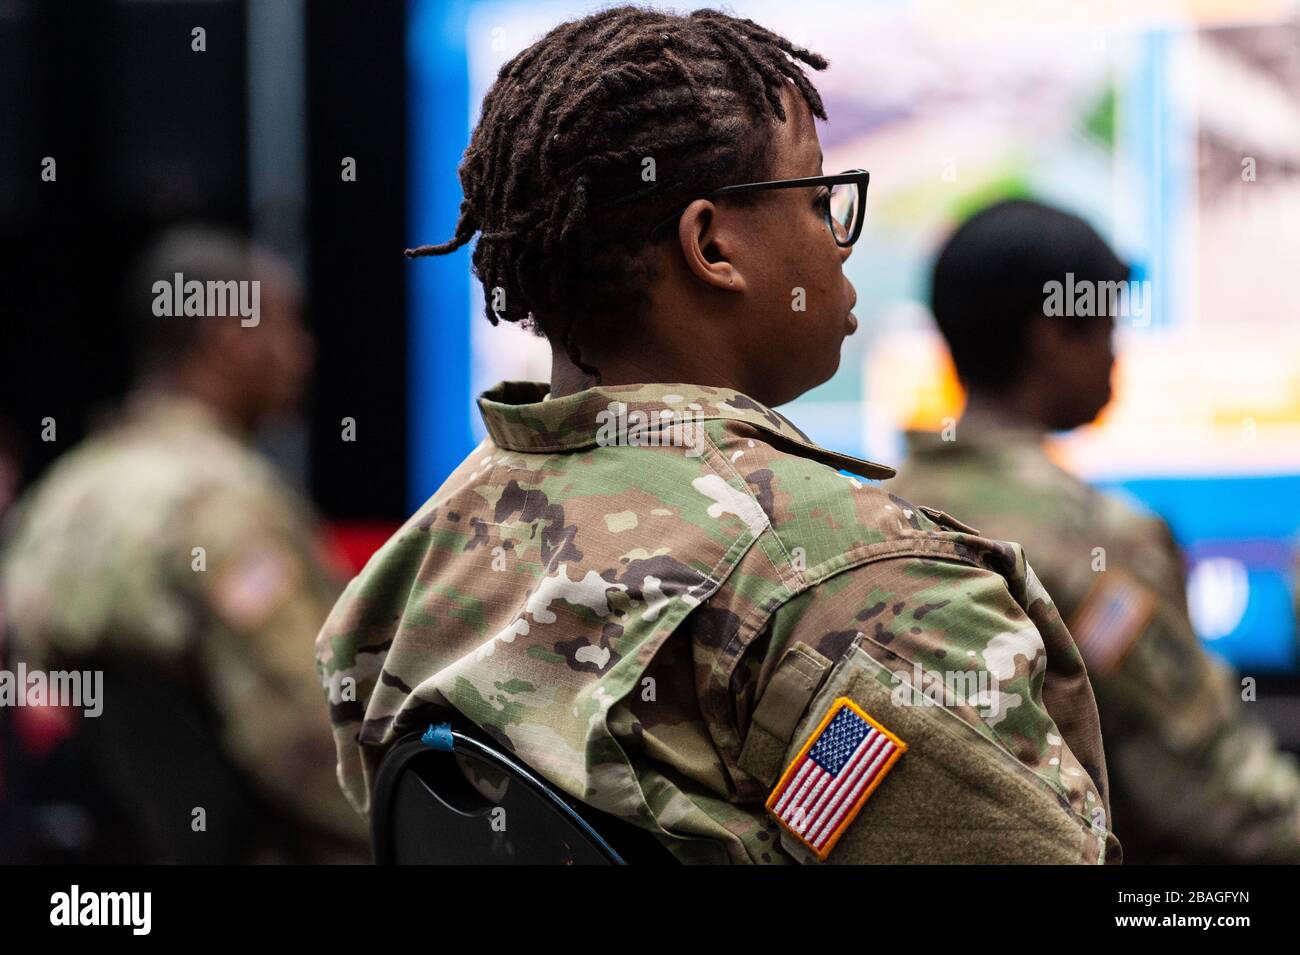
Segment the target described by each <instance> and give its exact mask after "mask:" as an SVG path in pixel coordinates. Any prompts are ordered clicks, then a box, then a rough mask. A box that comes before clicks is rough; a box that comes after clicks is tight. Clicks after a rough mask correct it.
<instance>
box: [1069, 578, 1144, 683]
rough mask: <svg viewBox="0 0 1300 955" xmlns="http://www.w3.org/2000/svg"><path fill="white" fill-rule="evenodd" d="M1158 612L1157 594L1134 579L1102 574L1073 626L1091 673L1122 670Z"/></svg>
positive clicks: (1080, 609)
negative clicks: (1134, 643) (1123, 664)
mask: <svg viewBox="0 0 1300 955" xmlns="http://www.w3.org/2000/svg"><path fill="white" fill-rule="evenodd" d="M1155 610H1156V597H1155V594H1153V593H1152V592H1151V591H1150V590H1148V589H1147V588H1146V587H1144V586H1142V584H1140V583H1139V582H1138V581H1136V580H1134V579H1133V578H1132V577H1129V576H1128V575H1127V574H1123V573H1119V572H1117V571H1105V572H1103V573H1101V574H1099V575H1098V580H1097V582H1096V584H1094V585H1093V588H1092V590H1091V591H1090V592H1089V593H1088V597H1087V599H1085V600H1084V602H1083V605H1082V606H1080V607H1079V609H1078V611H1077V612H1076V613H1075V615H1074V617H1073V619H1072V620H1071V621H1070V624H1069V628H1070V633H1071V634H1072V635H1073V636H1074V642H1075V643H1076V644H1077V645H1078V647H1079V652H1080V653H1082V654H1083V661H1084V663H1086V664H1087V666H1088V669H1089V670H1091V671H1092V672H1093V674H1094V675H1097V674H1103V673H1109V672H1110V671H1111V670H1114V669H1115V668H1116V667H1117V666H1119V665H1120V663H1122V662H1123V661H1124V658H1125V657H1126V656H1127V655H1128V652H1129V650H1130V649H1131V648H1132V646H1133V642H1134V641H1135V640H1137V638H1138V635H1139V634H1141V633H1142V630H1143V629H1144V628H1145V627H1146V625H1147V621H1149V620H1150V619H1151V615H1152V614H1153V613H1155Z"/></svg>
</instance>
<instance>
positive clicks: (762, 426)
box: [478, 381, 894, 480]
mask: <svg viewBox="0 0 1300 955" xmlns="http://www.w3.org/2000/svg"><path fill="white" fill-rule="evenodd" d="M478 406H479V410H480V411H481V412H482V414H483V424H484V425H485V426H486V427H487V432H488V434H489V435H490V436H491V438H492V440H493V441H494V442H495V443H496V445H497V446H498V447H500V448H504V449H507V450H510V451H528V452H555V451H580V450H584V449H586V448H591V447H595V446H596V445H598V444H600V441H599V440H598V437H597V435H598V433H599V432H600V431H601V428H602V427H607V426H608V423H609V422H610V421H611V419H612V418H616V417H617V416H620V415H621V416H624V417H625V418H631V416H632V415H633V413H634V412H641V413H642V414H643V415H644V416H645V417H644V419H642V420H644V421H646V422H649V423H650V426H651V427H653V426H654V423H657V422H660V421H663V420H665V418H666V420H668V421H669V422H673V421H682V420H693V421H696V422H704V421H714V420H731V421H741V422H744V423H745V424H748V425H751V426H752V427H754V428H757V429H758V430H760V431H762V432H764V433H765V434H766V435H768V436H769V437H771V438H772V439H774V440H773V443H774V444H778V445H783V446H785V447H786V448H788V449H790V450H791V451H793V453H796V454H800V455H802V456H804V457H811V458H815V459H817V460H820V461H822V462H823V463H826V464H829V465H831V466H832V467H835V468H836V469H843V470H846V471H851V472H853V473H854V474H860V475H862V476H863V477H866V478H871V479H873V480H883V479H884V478H890V477H893V476H894V469H893V468H889V467H885V466H884V465H883V464H876V463H874V462H872V461H866V460H863V459H862V458H855V457H852V456H850V455H847V454H840V453H839V452H838V451H829V450H827V449H826V448H822V447H819V446H818V445H816V444H813V442H812V441H810V440H809V439H808V436H807V435H806V434H804V433H803V432H802V431H800V430H799V429H798V428H797V427H795V425H794V424H793V423H791V422H790V420H789V419H787V418H786V417H785V416H784V415H782V414H781V413H780V412H777V411H773V410H772V409H771V408H768V407H767V406H766V405H763V404H760V403H759V402H757V401H755V400H754V399H753V398H750V397H749V396H748V395H745V394H742V393H740V392H738V391H735V390H733V389H730V388H711V387H708V386H706V385H687V384H652V385H612V386H604V385H601V386H597V387H594V388H588V389H586V390H585V391H579V392H577V393H576V394H572V395H565V396H564V397H562V398H552V397H550V395H549V388H548V386H547V385H546V384H545V383H543V382H535V381H504V382H502V383H501V384H499V385H497V386H496V387H494V388H490V389H488V390H487V391H485V392H483V394H482V395H480V396H479V399H478ZM665 412H668V415H667V416H665V414H664V413H665ZM631 420H633V421H635V420H637V419H634V418H632V419H631Z"/></svg>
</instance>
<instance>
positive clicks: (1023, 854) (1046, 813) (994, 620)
mask: <svg viewBox="0 0 1300 955" xmlns="http://www.w3.org/2000/svg"><path fill="white" fill-rule="evenodd" d="M1002 546H1003V547H1005V548H1006V550H1007V553H1008V554H1010V555H1012V558H1013V560H1014V562H1015V569H1014V570H1013V572H1012V573H1011V576H1010V577H1007V576H1004V575H1003V574H1001V573H997V572H994V571H991V570H988V569H985V568H983V567H980V566H972V565H968V564H964V563H961V562H958V561H954V560H949V559H928V558H921V557H901V558H894V559H887V560H882V561H878V562H876V563H871V564H867V565H864V566H861V567H858V568H856V569H854V570H851V571H847V572H845V573H842V574H840V575H838V576H836V577H832V578H830V579H829V580H827V581H825V582H824V583H822V584H821V585H819V586H817V587H815V588H813V589H812V590H810V591H807V592H805V593H804V594H803V595H801V596H799V597H797V598H795V599H794V600H793V601H791V602H790V603H789V604H787V605H786V606H785V607H783V608H782V609H781V610H780V611H778V612H777V614H776V616H775V618H774V620H773V624H772V626H773V632H772V641H771V645H772V646H773V647H774V648H779V650H780V651H781V652H782V653H788V652H789V650H790V649H791V648H802V650H801V652H805V653H807V654H809V655H811V656H812V657H818V656H819V657H820V658H822V659H824V660H826V661H828V662H829V663H830V664H831V666H830V669H829V673H828V675H827V676H826V677H825V681H824V683H822V684H821V686H820V688H819V689H817V690H816V693H815V695H814V696H813V697H812V699H811V703H810V704H809V705H808V706H807V708H806V710H804V711H803V714H802V716H801V717H800V718H799V720H798V725H797V727H795V728H794V730H793V732H792V734H791V735H790V737H789V741H788V747H787V748H786V749H785V751H784V754H783V756H782V758H781V759H780V775H779V776H778V777H777V778H776V781H775V783H774V784H773V787H772V789H771V794H770V796H769V798H768V801H767V806H768V810H769V813H770V814H771V815H772V816H773V817H774V818H775V819H776V820H777V822H778V823H779V824H780V825H781V826H782V832H781V838H782V841H783V844H784V845H786V847H787V848H788V849H789V850H790V851H791V852H792V853H794V854H795V855H796V856H797V857H800V858H803V859H805V860H806V861H811V860H813V859H826V860H828V861H833V862H1082V863H1089V864H1095V863H1099V862H1102V861H1114V860H1115V858H1116V857H1117V854H1118V843H1117V842H1116V840H1115V837H1114V836H1113V835H1111V834H1110V833H1109V831H1108V829H1107V812H1106V802H1105V797H1104V787H1105V782H1104V780H1105V772H1104V759H1103V757H1101V755H1100V752H1101V750H1100V736H1099V733H1098V728H1097V719H1096V710H1095V706H1094V704H1093V701H1092V696H1091V692H1090V691H1089V690H1088V685H1087V680H1086V675H1085V674H1084V671H1083V667H1082V664H1081V662H1080V661H1079V659H1078V654H1077V651H1076V650H1075V648H1074V646H1073V644H1072V642H1071V641H1070V639H1069V634H1068V632H1067V631H1066V630H1065V628H1064V626H1063V625H1062V624H1061V622H1060V619H1059V617H1058V616H1057V614H1056V610H1055V607H1054V605H1053V604H1052V602H1051V600H1050V598H1049V597H1048V596H1047V595H1046V592H1045V591H1043V590H1042V588H1041V587H1040V586H1038V584H1037V581H1036V578H1035V577H1034V576H1033V573H1032V571H1030V570H1029V569H1028V567H1027V566H1026V565H1025V564H1024V558H1023V554H1022V553H1021V552H1020V550H1019V548H1017V547H1014V546H1011V545H1002ZM784 659H785V657H784V656H783V657H782V660H783V661H784ZM768 660H769V662H768V664H767V665H765V666H764V672H763V674H761V676H760V685H761V687H762V692H761V693H760V694H759V695H758V702H757V708H756V710H755V716H756V719H758V720H759V721H760V722H762V721H764V720H765V719H766V721H767V722H769V723H771V722H773V721H771V720H770V718H764V717H763V716H762V714H761V711H762V710H763V708H764V702H763V700H764V697H765V696H767V695H768V694H769V693H772V692H778V693H779V692H781V687H782V685H783V684H784V683H788V679H787V678H785V677H781V670H782V669H783V666H784V664H783V663H781V664H773V663H772V662H771V657H770V656H769V658H768ZM769 716H770V714H769ZM1058 720H1059V724H1058ZM747 743H748V741H747ZM854 747H857V748H856V749H854ZM873 747H874V748H873ZM855 753H856V755H853V754H855ZM855 760H856V762H855ZM753 762H754V761H753V760H751V765H753ZM819 773H820V774H821V777H820V778H819V777H818V774H819ZM855 774H856V775H855ZM832 850H833V851H832Z"/></svg>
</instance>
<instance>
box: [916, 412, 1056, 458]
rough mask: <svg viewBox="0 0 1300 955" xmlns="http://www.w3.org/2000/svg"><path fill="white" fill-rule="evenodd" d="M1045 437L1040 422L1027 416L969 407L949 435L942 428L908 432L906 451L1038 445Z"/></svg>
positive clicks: (978, 449) (943, 450)
mask: <svg viewBox="0 0 1300 955" xmlns="http://www.w3.org/2000/svg"><path fill="white" fill-rule="evenodd" d="M1046 436H1047V432H1046V431H1045V430H1044V429H1043V427H1042V425H1040V424H1037V423H1035V422H1032V421H1029V420H1028V419H1025V418H1017V417H1013V416H1010V415H1004V414H999V413H997V412H994V411H990V410H988V409H971V410H969V411H967V412H966V413H965V414H963V415H962V416H961V419H960V420H959V421H958V422H957V425H956V429H955V431H954V432H953V434H952V435H950V436H948V435H945V433H944V432H941V431H909V432H907V451H908V454H909V455H913V454H940V453H945V452H952V451H966V452H969V451H997V450H1003V449H1007V448H1013V447H1021V448H1024V447H1032V448H1041V447H1042V444H1043V440H1044V439H1045V438H1046Z"/></svg>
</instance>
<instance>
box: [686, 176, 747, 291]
mask: <svg viewBox="0 0 1300 955" xmlns="http://www.w3.org/2000/svg"><path fill="white" fill-rule="evenodd" d="M724 218H726V217H725V216H723V215H721V213H720V210H719V209H718V207H717V206H715V205H714V204H713V203H712V202H710V201H709V200H708V199H696V200H695V201H694V202H692V203H691V204H690V205H689V206H687V207H686V211H685V212H683V213H682V217H681V220H680V221H679V222H678V223H677V241H678V244H679V245H680V247H681V250H682V259H683V261H684V262H685V263H686V268H687V269H689V270H690V272H691V274H692V275H693V276H695V277H696V278H697V279H699V280H700V281H701V282H703V283H705V284H706V285H710V286H712V287H713V288H716V289H720V290H722V291H724V292H743V291H745V277H744V276H743V275H742V274H741V272H740V269H739V268H737V266H736V263H735V262H734V261H733V256H734V253H735V251H736V247H737V241H736V237H735V236H734V234H733V233H732V232H731V231H730V226H729V225H727V224H724V223H723V221H722V220H723V219H724ZM730 218H731V220H733V222H734V220H735V216H731V217H730Z"/></svg>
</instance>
